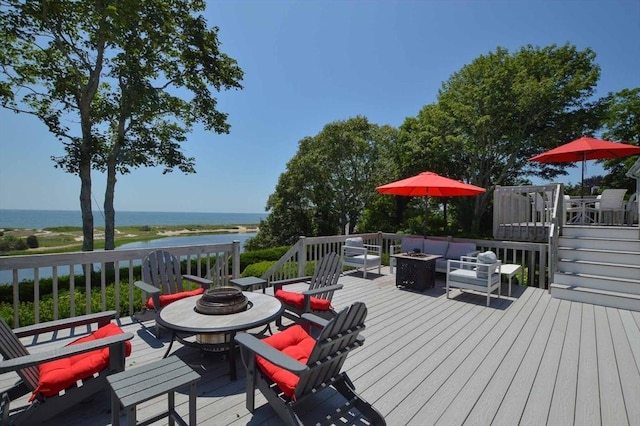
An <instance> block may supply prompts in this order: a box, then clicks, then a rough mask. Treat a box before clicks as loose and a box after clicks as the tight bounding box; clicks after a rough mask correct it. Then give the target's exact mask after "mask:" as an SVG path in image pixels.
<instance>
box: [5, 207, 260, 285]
mask: <svg viewBox="0 0 640 426" xmlns="http://www.w3.org/2000/svg"><path fill="white" fill-rule="evenodd" d="M265 217H266V214H261V213H178V212H116V227H117V226H136V225H140V226H144V225H258V224H259V223H260V220H261V219H264V218H265ZM100 220H101V218H100V217H98V216H97V215H96V214H95V212H94V221H95V222H94V223H95V225H96V226H101V224H99V221H100ZM58 226H82V217H81V215H80V211H70V210H7V209H4V210H3V209H0V229H7V228H26V229H45V228H51V227H58ZM255 236H256V233H255V232H246V233H223V234H211V235H186V236H175V237H163V238H158V239H155V240H150V241H139V242H133V243H128V244H124V245H121V246H119V247H118V248H116V250H126V249H136V248H137V249H139V248H159V247H175V246H185V245H197V244H219V243H229V242H232V241H235V240H238V241H239V242H240V251H242V250H243V248H244V243H245V242H246V241H247V240H248V239H249V238H252V237H255ZM64 269H65V268H64V267H59V268H58V274H59V275H66V274H68V268H66V271H65V270H64ZM39 273H40V277H41V278H48V277H50V276H51V274H52V271H51V268H41V269H40V271H39ZM12 276H13V275H12V272H11V271H0V284H3V283H10V282H11V281H12ZM22 279H33V271H31V270H29V271H26V270H22V271H20V280H22Z"/></svg>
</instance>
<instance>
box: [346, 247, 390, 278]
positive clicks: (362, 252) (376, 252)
mask: <svg viewBox="0 0 640 426" xmlns="http://www.w3.org/2000/svg"><path fill="white" fill-rule="evenodd" d="M342 265H343V266H351V267H352V268H356V270H357V269H360V268H362V278H365V279H366V278H367V269H369V268H375V267H377V268H378V274H380V271H381V268H382V246H378V245H374V244H364V241H363V240H362V237H353V238H347V239H346V240H345V241H344V245H343V246H342Z"/></svg>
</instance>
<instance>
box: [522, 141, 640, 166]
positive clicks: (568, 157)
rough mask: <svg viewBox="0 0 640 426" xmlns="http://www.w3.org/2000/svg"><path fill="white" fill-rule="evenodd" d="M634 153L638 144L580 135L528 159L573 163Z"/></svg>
mask: <svg viewBox="0 0 640 426" xmlns="http://www.w3.org/2000/svg"><path fill="white" fill-rule="evenodd" d="M636 154H640V147H638V146H634V145H628V144H624V143H617V142H609V141H603V140H601V139H593V138H587V137H581V138H580V139H576V140H575V141H573V142H569V143H566V144H564V145H560V146H559V147H557V148H553V149H552V150H549V151H547V152H543V153H542V154H538V155H536V156H535V157H531V158H529V161H538V162H540V163H575V162H576V161H584V160H599V159H603V158H621V157H627V156H629V155H636Z"/></svg>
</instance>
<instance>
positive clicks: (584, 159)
mask: <svg viewBox="0 0 640 426" xmlns="http://www.w3.org/2000/svg"><path fill="white" fill-rule="evenodd" d="M586 161H587V153H586V152H583V153H582V181H581V183H580V198H584V163H586Z"/></svg>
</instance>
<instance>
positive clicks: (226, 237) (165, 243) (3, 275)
mask: <svg viewBox="0 0 640 426" xmlns="http://www.w3.org/2000/svg"><path fill="white" fill-rule="evenodd" d="M255 236H256V233H255V232H246V233H242V234H215V235H189V236H181V237H165V238H158V239H157V240H151V241H139V242H137V243H129V244H123V245H121V246H120V247H117V248H116V250H126V249H140V248H142V249H145V248H158V247H176V246H189V245H197V244H219V243H230V242H233V241H235V240H238V241H240V252H242V250H243V249H244V243H245V242H246V241H247V240H248V239H249V238H251V237H255ZM96 251H97V250H96ZM137 264H140V262H139V261H137V262H134V265H137ZM99 266H100V265H96V269H100V268H99ZM39 273H40V278H49V277H51V274H52V270H51V268H40V270H39ZM19 274H20V275H19V277H18V278H19V280H20V281H22V280H24V279H29V280H31V279H33V270H32V269H23V270H21V271H19ZM58 275H59V276H61V275H69V268H68V267H66V266H59V267H58ZM12 281H13V272H12V271H0V285H2V284H7V283H11V282H12Z"/></svg>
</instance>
